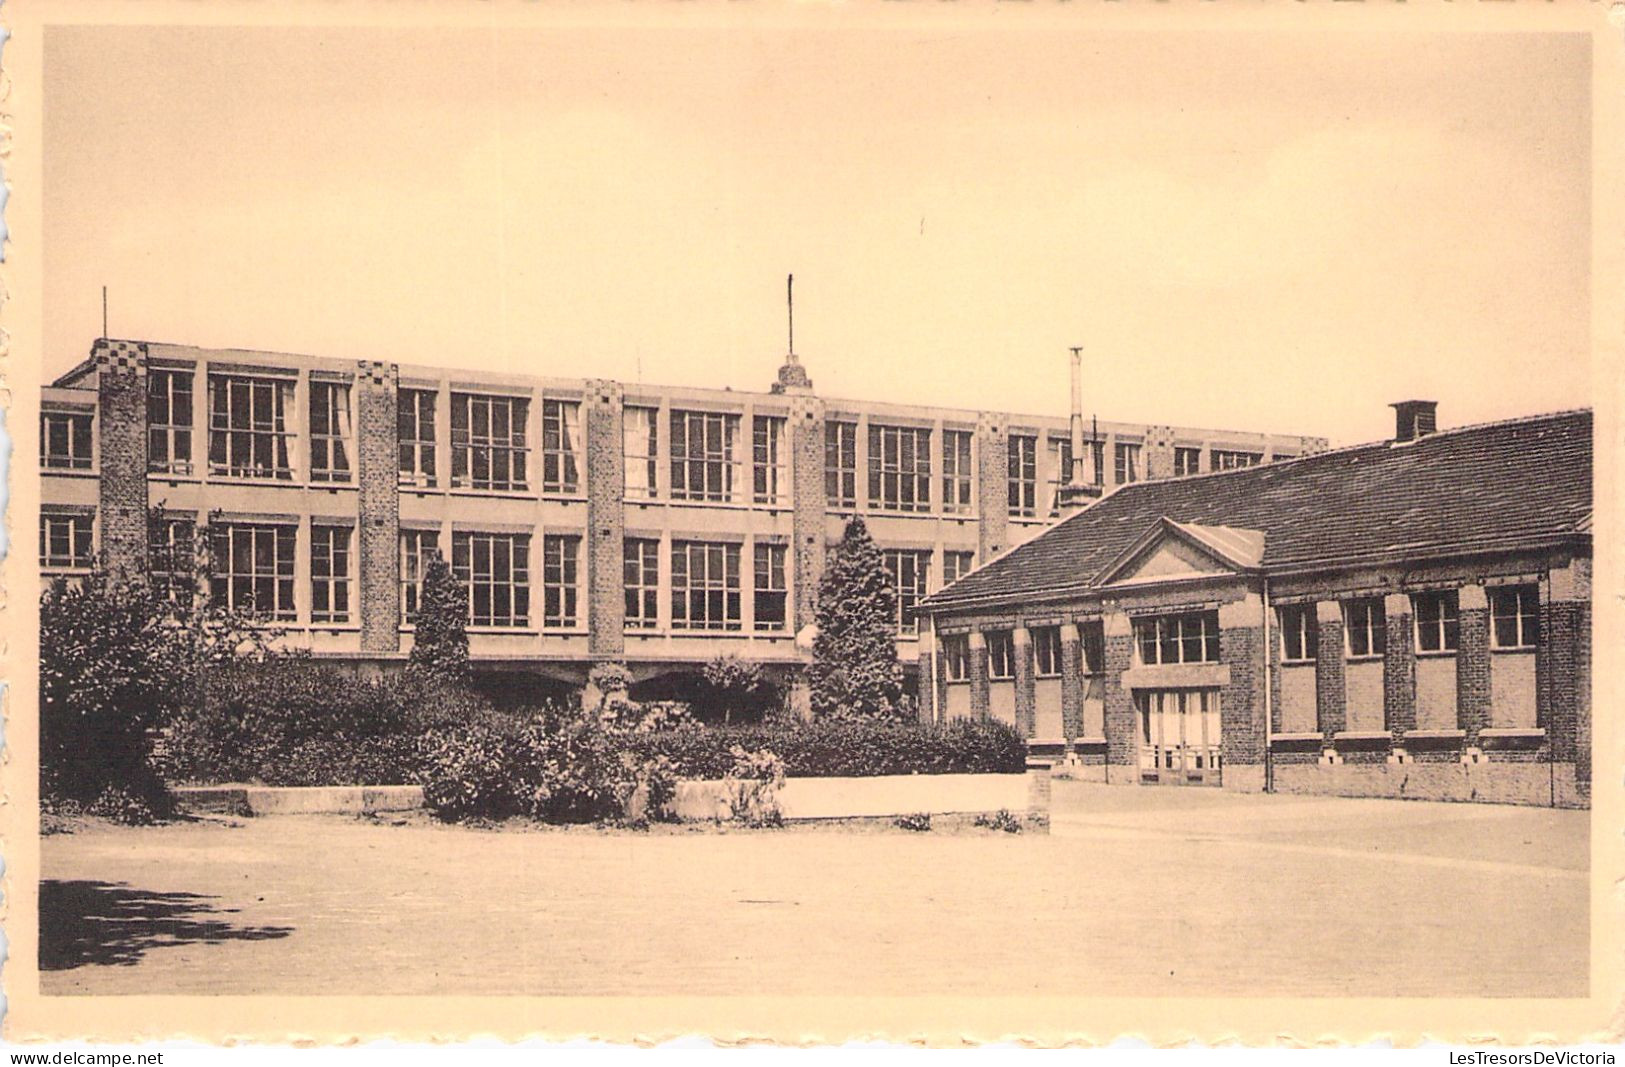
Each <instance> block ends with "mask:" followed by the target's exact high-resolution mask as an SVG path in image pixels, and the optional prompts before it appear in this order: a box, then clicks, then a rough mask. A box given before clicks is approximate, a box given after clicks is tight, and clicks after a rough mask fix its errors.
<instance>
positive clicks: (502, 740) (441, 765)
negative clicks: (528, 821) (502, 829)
mask: <svg viewBox="0 0 1625 1067" xmlns="http://www.w3.org/2000/svg"><path fill="white" fill-rule="evenodd" d="M519 751H520V745H519V744H518V743H517V737H516V735H515V732H514V731H504V730H501V729H498V728H495V727H493V726H491V725H488V724H475V725H470V726H455V727H449V728H441V729H436V730H432V731H430V732H429V733H428V734H426V735H425V736H424V737H423V739H422V741H421V742H420V743H419V745H418V759H419V762H420V765H421V768H422V769H421V770H420V771H419V775H418V780H419V783H420V784H421V785H422V786H423V801H424V803H425V804H427V805H428V807H429V810H431V811H433V812H434V813H435V814H436V815H438V816H440V817H441V818H442V819H447V820H459V819H469V818H486V819H506V818H508V817H510V816H513V815H518V814H519V813H520V812H521V811H523V810H524V807H525V803H524V799H523V798H522V797H521V796H520V792H519V788H518V787H519V785H520V778H519V774H518V769H519V768H518V766H517V763H518V759H517V757H518V755H519Z"/></svg>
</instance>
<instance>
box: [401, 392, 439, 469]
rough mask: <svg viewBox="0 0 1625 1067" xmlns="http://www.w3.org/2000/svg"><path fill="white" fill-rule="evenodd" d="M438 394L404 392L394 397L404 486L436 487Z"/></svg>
mask: <svg viewBox="0 0 1625 1067" xmlns="http://www.w3.org/2000/svg"><path fill="white" fill-rule="evenodd" d="M434 408H435V393H434V391H433V390H430V389H402V390H401V391H400V392H398V393H396V394H395V436H396V438H397V439H398V441H399V452H400V472H401V478H400V480H401V484H402V485H415V486H420V487H422V488H426V489H427V488H432V487H433V486H434V485H435V439H434Z"/></svg>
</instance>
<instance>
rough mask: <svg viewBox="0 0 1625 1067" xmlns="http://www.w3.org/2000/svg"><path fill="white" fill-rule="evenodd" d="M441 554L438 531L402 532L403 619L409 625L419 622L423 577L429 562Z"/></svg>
mask: <svg viewBox="0 0 1625 1067" xmlns="http://www.w3.org/2000/svg"><path fill="white" fill-rule="evenodd" d="M439 554H440V534H439V533H438V532H437V531H435V530H402V531H401V617H402V618H403V619H405V620H406V622H407V623H409V624H411V623H416V622H417V621H418V604H419V598H420V597H421V595H422V593H423V575H424V572H425V571H426V570H427V569H428V566H429V561H430V560H432V559H434V558H435V557H436V556H438V555H439Z"/></svg>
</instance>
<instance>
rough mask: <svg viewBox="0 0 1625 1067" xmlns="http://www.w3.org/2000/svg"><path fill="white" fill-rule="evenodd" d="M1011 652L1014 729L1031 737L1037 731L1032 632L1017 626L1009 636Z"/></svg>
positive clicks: (1022, 734)
mask: <svg viewBox="0 0 1625 1067" xmlns="http://www.w3.org/2000/svg"><path fill="white" fill-rule="evenodd" d="M1010 644H1011V651H1013V652H1014V653H1015V656H1016V662H1015V669H1016V672H1015V673H1016V679H1015V681H1016V729H1017V731H1019V732H1020V733H1021V736H1022V737H1032V736H1033V735H1034V733H1035V732H1036V730H1037V723H1036V721H1035V720H1036V718H1037V716H1036V713H1035V710H1034V704H1033V697H1034V694H1033V632H1032V630H1030V629H1028V628H1027V627H1025V626H1017V627H1016V628H1015V629H1014V630H1013V631H1011V634H1010Z"/></svg>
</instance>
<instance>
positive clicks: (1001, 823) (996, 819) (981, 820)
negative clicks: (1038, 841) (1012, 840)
mask: <svg viewBox="0 0 1625 1067" xmlns="http://www.w3.org/2000/svg"><path fill="white" fill-rule="evenodd" d="M974 825H976V826H979V827H982V828H983V829H985V830H995V831H1002V832H1004V833H1007V834H1019V833H1021V819H1020V818H1018V817H1017V816H1015V815H1012V814H1010V813H1009V812H1008V811H1006V810H1005V809H1004V808H1000V809H999V810H998V811H995V812H994V813H993V814H991V815H989V814H987V813H986V812H983V813H982V814H981V815H978V816H976V822H975V824H974Z"/></svg>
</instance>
